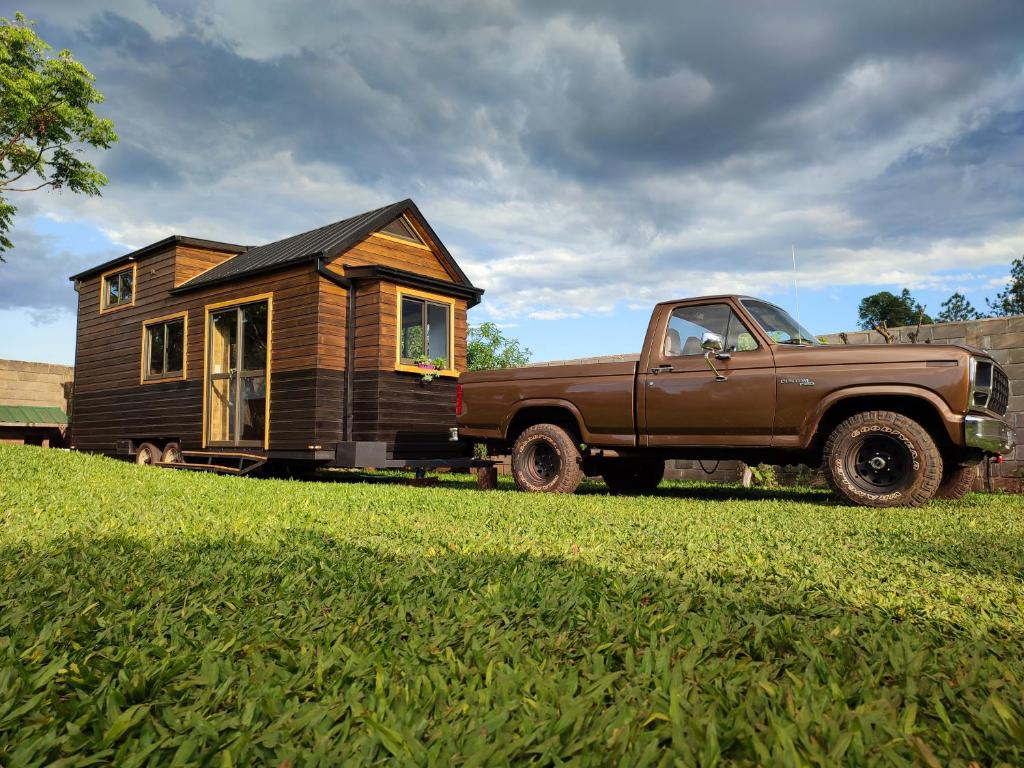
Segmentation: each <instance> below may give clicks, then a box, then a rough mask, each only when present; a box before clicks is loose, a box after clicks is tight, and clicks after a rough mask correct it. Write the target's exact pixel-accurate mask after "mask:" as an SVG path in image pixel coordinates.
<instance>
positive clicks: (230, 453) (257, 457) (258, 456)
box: [181, 451, 267, 461]
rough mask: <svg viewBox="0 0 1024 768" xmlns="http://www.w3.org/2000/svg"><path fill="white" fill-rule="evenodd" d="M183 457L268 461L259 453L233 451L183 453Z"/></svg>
mask: <svg viewBox="0 0 1024 768" xmlns="http://www.w3.org/2000/svg"><path fill="white" fill-rule="evenodd" d="M181 455H182V456H214V457H219V458H225V459H249V460H251V461H266V459H267V457H266V456H263V455H261V454H258V453H236V452H233V451H182V452H181Z"/></svg>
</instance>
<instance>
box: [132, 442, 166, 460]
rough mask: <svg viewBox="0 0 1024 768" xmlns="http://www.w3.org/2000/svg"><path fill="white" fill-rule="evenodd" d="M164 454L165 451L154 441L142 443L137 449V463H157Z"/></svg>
mask: <svg viewBox="0 0 1024 768" xmlns="http://www.w3.org/2000/svg"><path fill="white" fill-rule="evenodd" d="M163 455H164V452H163V451H161V450H160V447H159V446H157V445H154V444H153V443H140V444H139V447H138V448H136V449H135V463H136V464H138V465H139V466H146V465H147V464H156V463H157V462H158V461H160V458H161V457H162V456H163Z"/></svg>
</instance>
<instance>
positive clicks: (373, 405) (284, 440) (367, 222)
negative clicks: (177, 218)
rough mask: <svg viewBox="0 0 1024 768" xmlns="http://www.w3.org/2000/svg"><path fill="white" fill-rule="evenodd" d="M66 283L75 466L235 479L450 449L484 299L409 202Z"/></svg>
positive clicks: (177, 248) (205, 243)
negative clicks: (101, 458)
mask: <svg viewBox="0 0 1024 768" xmlns="http://www.w3.org/2000/svg"><path fill="white" fill-rule="evenodd" d="M71 280H72V281H73V282H74V285H75V289H76V291H77V292H78V331H77V339H76V351H75V382H74V390H73V394H72V397H73V407H72V419H71V425H70V442H71V445H72V446H73V447H74V448H76V449H78V450H84V451H94V452H102V453H108V454H120V455H132V456H134V457H135V458H136V460H138V461H139V462H140V463H183V464H186V465H189V466H197V465H200V464H206V465H209V466H210V467H211V468H221V469H223V468H231V469H234V470H237V471H247V470H248V469H251V468H253V467H255V466H257V465H259V464H262V463H263V462H265V461H267V460H275V459H277V460H283V461H300V460H308V461H312V462H316V463H319V464H333V465H338V466H388V465H401V464H402V463H403V462H405V461H407V460H412V459H436V460H440V459H444V458H446V457H449V456H451V455H452V453H453V452H457V451H459V450H461V449H460V447H459V446H458V444H456V443H453V442H452V441H451V440H450V432H451V428H453V427H454V426H455V399H456V382H457V380H458V376H459V373H460V372H462V371H465V369H466V330H467V320H466V313H467V310H468V309H469V308H471V307H473V306H475V305H476V304H478V303H479V301H480V296H481V294H482V293H483V291H482V290H481V289H479V288H476V287H474V286H473V284H472V283H471V282H470V280H469V278H467V277H466V275H465V274H464V273H463V271H462V270H461V269H460V268H459V265H458V264H457V263H456V262H455V259H454V258H452V255H451V254H450V253H449V252H448V250H447V249H446V248H445V246H444V244H443V243H442V242H441V240H440V239H439V238H438V237H437V235H436V233H435V232H434V231H433V229H431V227H430V225H429V224H428V223H427V221H426V219H425V218H424V217H423V215H422V214H421V213H420V211H419V209H418V208H417V207H416V205H415V204H414V203H413V202H412V201H411V200H403V201H401V202H398V203H394V204H392V205H388V206H385V207H383V208H378V209H377V210H373V211H368V212H366V213H362V214H359V215H358V216H353V217H351V218H348V219H344V220H343V221H338V222H335V223H333V224H328V225H326V226H323V227H320V228H318V229H314V230H312V231H309V232H303V233H302V234H298V235H294V236H292V237H287V238H285V239H283V240H278V241H276V242H273V243H268V244H266V245H259V246H244V245H235V244H232V243H223V242H215V241H211V240H201V239H197V238H192V237H183V236H179V235H174V236H172V237H168V238H166V239H164V240H160V241H159V242H156V243H153V244H151V245H147V246H145V247H144V248H140V249H138V250H136V251H133V252H132V253H129V254H126V255H124V256H121V257H119V258H117V259H114V260H112V261H109V262H107V263H104V264H100V265H98V266H95V267H93V268H91V269H87V270H85V271H84V272H80V273H79V274H77V275H74V276H73V277H72V278H71Z"/></svg>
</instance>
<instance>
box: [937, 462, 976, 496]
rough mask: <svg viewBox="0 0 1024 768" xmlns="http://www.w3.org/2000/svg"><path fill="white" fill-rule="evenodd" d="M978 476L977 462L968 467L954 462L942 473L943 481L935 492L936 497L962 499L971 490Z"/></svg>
mask: <svg viewBox="0 0 1024 768" xmlns="http://www.w3.org/2000/svg"><path fill="white" fill-rule="evenodd" d="M977 476H978V465H977V464H971V465H970V466H967V467H962V466H959V465H957V464H953V465H952V466H950V467H949V468H947V469H946V471H945V472H943V473H942V482H941V483H939V490H937V491H936V492H935V498H937V499H962V498H963V497H964V496H966V495H967V494H968V493H969V492H970V490H971V488H972V486H973V485H974V479H975V478H976V477H977Z"/></svg>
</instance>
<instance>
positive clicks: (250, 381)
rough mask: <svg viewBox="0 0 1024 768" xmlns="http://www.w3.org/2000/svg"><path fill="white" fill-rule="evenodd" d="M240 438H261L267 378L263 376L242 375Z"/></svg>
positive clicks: (263, 424)
mask: <svg viewBox="0 0 1024 768" xmlns="http://www.w3.org/2000/svg"><path fill="white" fill-rule="evenodd" d="M241 415H242V434H241V435H239V439H241V440H262V439H263V436H264V435H263V433H264V429H263V428H264V426H265V425H266V423H267V418H266V417H267V379H266V377H265V376H243V377H242V414H241Z"/></svg>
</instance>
